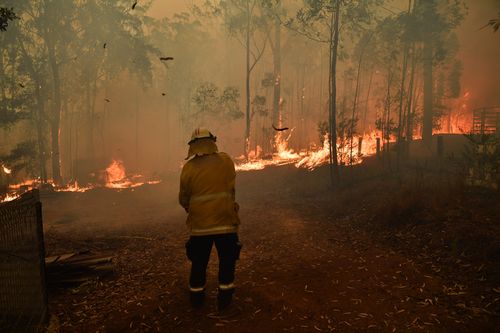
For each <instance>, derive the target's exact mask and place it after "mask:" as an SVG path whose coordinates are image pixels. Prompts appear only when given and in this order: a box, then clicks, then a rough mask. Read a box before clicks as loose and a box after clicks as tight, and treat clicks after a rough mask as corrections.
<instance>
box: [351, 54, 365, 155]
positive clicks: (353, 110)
mask: <svg viewBox="0 0 500 333" xmlns="http://www.w3.org/2000/svg"><path fill="white" fill-rule="evenodd" d="M364 51H365V48H363V49H362V50H361V54H360V55H359V61H358V73H357V75H356V89H355V90H354V101H353V103H352V115H351V124H350V125H351V126H350V133H349V138H350V142H349V144H350V150H351V151H350V152H349V155H350V156H349V163H350V164H351V165H352V163H353V158H352V151H353V148H352V145H353V136H354V123H355V117H356V110H357V108H358V95H359V85H360V77H361V64H362V63H363V54H364Z"/></svg>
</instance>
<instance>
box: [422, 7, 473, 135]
mask: <svg viewBox="0 0 500 333" xmlns="http://www.w3.org/2000/svg"><path fill="white" fill-rule="evenodd" d="M465 12H466V7H465V4H464V1H462V0H456V1H446V0H425V1H423V0H419V1H417V2H416V8H415V15H416V20H417V22H418V27H419V29H418V33H419V41H421V42H422V44H423V52H422V62H423V82H424V114H423V130H422V139H423V141H424V143H426V144H427V145H430V144H431V140H432V129H433V109H434V97H433V94H434V91H433V90H434V88H433V86H434V84H435V78H434V76H433V74H434V68H435V66H436V65H439V64H441V63H442V62H443V60H444V59H445V58H446V54H447V53H448V51H449V50H448V49H446V47H445V45H446V43H444V41H445V40H446V39H448V38H449V35H450V34H452V33H453V31H454V29H455V28H456V27H457V26H458V25H459V24H460V22H461V21H462V19H463V17H464V14H465Z"/></svg>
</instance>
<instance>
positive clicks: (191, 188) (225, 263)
mask: <svg viewBox="0 0 500 333" xmlns="http://www.w3.org/2000/svg"><path fill="white" fill-rule="evenodd" d="M216 140H217V138H216V137H215V136H214V135H213V134H212V133H210V131H208V130H207V129H204V128H197V129H196V130H194V132H193V134H192V136H191V140H190V141H189V143H188V144H189V151H188V156H187V158H186V160H188V161H187V163H186V164H185V165H184V167H183V168H182V173H181V181H180V191H179V203H180V204H181V206H182V207H184V209H185V210H186V212H187V213H188V217H187V221H186V224H187V227H188V229H189V232H190V238H189V240H188V241H187V243H186V254H187V257H188V259H189V260H190V261H191V273H190V277H189V290H190V301H191V305H192V306H193V307H195V308H199V307H201V306H202V305H203V302H204V298H205V283H206V269H207V265H208V261H209V258H210V252H211V250H212V245H213V244H214V243H215V247H216V249H217V255H218V257H219V276H218V278H219V288H218V295H217V307H218V309H219V310H223V309H225V308H227V307H228V306H229V305H230V303H231V300H232V295H233V293H234V290H235V286H234V271H235V266H236V260H238V259H239V254H240V250H241V244H240V243H239V240H238V226H239V224H240V220H239V217H238V210H239V206H238V204H237V203H236V202H235V177H236V172H235V169H234V163H233V161H232V160H231V158H230V157H229V156H228V155H227V154H226V153H222V152H218V149H217V145H216Z"/></svg>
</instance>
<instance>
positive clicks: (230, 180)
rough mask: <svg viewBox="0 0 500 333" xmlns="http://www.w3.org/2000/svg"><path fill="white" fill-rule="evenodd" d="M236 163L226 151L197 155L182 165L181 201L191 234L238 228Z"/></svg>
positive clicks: (232, 230)
mask: <svg viewBox="0 0 500 333" xmlns="http://www.w3.org/2000/svg"><path fill="white" fill-rule="evenodd" d="M235 178H236V172H235V170H234V163H233V161H232V160H231V158H230V157H229V156H228V155H227V154H225V153H213V154H207V155H201V156H195V157H194V158H192V159H191V160H189V161H188V162H187V163H186V164H185V165H184V167H183V168H182V173H181V184H180V191H179V203H180V204H181V205H182V207H184V208H185V209H186V211H187V212H188V218H187V221H186V223H187V226H188V228H189V229H190V232H191V235H195V236H202V235H216V234H225V233H233V232H237V231H238V225H239V224H240V220H239V218H238V212H237V207H238V205H237V204H236V203H235V190H234V186H235Z"/></svg>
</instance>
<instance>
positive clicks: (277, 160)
mask: <svg viewBox="0 0 500 333" xmlns="http://www.w3.org/2000/svg"><path fill="white" fill-rule="evenodd" d="M291 134H292V133H290V134H289V135H288V136H287V137H286V138H285V137H284V135H283V134H282V133H281V132H280V133H278V134H277V135H276V136H275V140H274V146H275V147H276V150H277V152H276V153H275V154H273V156H272V159H261V158H259V156H260V154H256V152H254V151H252V152H250V153H249V154H248V156H249V160H248V161H247V162H244V163H240V164H237V165H236V170H237V171H251V170H252V171H253V170H262V169H264V168H265V167H267V166H271V165H285V164H294V165H295V167H296V168H304V169H308V170H314V169H316V168H317V167H320V166H322V165H324V164H327V163H329V161H330V143H329V140H328V134H327V135H325V136H324V138H323V145H322V147H321V148H319V149H310V150H309V151H307V152H304V153H296V152H294V151H293V149H290V148H288V141H289V139H290V137H291ZM380 137H381V132H380V131H373V132H371V133H368V134H365V135H363V136H362V137H361V138H362V145H361V149H359V147H358V145H359V137H357V138H355V139H354V140H353V143H352V159H351V147H350V143H349V142H348V143H347V145H346V143H345V142H344V144H342V142H341V140H339V141H338V142H337V150H338V152H339V154H338V155H339V163H340V164H345V165H354V164H360V163H362V162H363V157H366V156H372V155H375V154H376V149H377V138H380ZM395 140H396V139H395V138H394V137H391V138H390V140H389V142H394V141H395ZM380 144H381V146H382V145H383V140H381V141H380ZM259 148H260V147H259V146H257V150H258V149H259ZM259 153H260V152H259ZM254 156H256V157H254ZM238 159H240V160H241V159H243V157H239V158H238Z"/></svg>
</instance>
